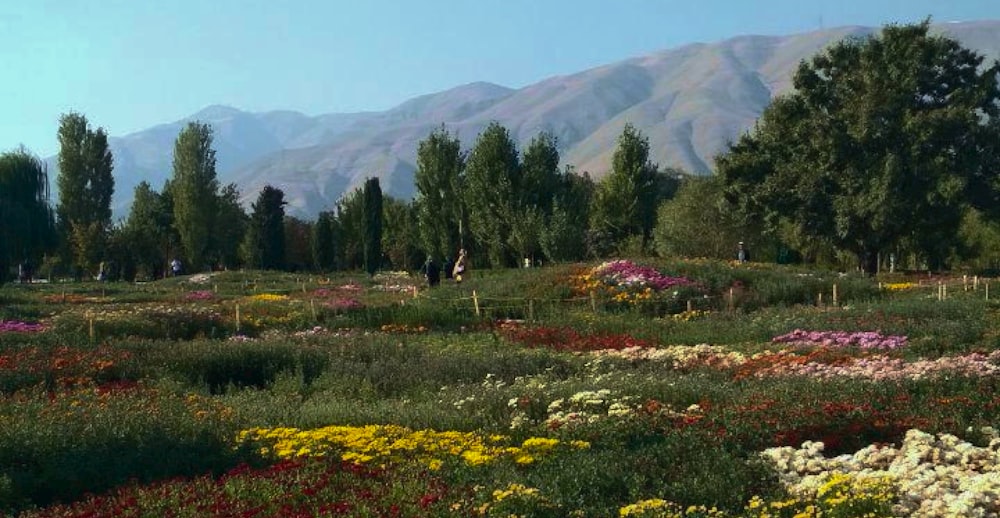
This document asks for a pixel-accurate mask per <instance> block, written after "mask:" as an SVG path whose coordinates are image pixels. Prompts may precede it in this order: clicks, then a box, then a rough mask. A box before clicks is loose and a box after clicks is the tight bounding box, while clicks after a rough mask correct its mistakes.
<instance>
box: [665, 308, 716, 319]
mask: <svg viewBox="0 0 1000 518" xmlns="http://www.w3.org/2000/svg"><path fill="white" fill-rule="evenodd" d="M709 313H711V311H706V310H703V309H692V310H690V311H682V312H680V313H675V314H674V315H671V317H670V318H672V319H674V320H675V321H677V322H687V321H690V320H696V319H699V318H703V317H705V316H707V315H708V314H709Z"/></svg>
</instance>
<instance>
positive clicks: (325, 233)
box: [312, 212, 337, 272]
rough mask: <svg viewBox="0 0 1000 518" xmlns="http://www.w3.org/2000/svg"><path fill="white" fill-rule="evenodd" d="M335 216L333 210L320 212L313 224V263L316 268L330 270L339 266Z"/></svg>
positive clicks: (324, 270)
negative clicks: (335, 236) (335, 237)
mask: <svg viewBox="0 0 1000 518" xmlns="http://www.w3.org/2000/svg"><path fill="white" fill-rule="evenodd" d="M334 224H335V216H334V214H333V213H331V212H320V213H319V217H318V218H316V224H315V225H313V235H312V247H313V251H312V253H313V264H315V265H316V269H317V270H319V271H323V272H328V271H331V270H333V269H335V268H336V267H337V261H336V258H337V255H336V250H335V249H334V247H335V246H336V244H335V242H334Z"/></svg>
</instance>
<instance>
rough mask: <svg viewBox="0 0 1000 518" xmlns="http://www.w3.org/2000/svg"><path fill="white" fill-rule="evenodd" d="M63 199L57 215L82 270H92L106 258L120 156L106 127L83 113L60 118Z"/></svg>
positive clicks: (76, 263)
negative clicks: (113, 149)
mask: <svg viewBox="0 0 1000 518" xmlns="http://www.w3.org/2000/svg"><path fill="white" fill-rule="evenodd" d="M58 138H59V158H58V163H59V176H58V177H57V179H56V183H57V184H58V186H59V204H58V207H57V208H56V214H57V215H58V217H59V227H60V230H61V232H62V235H63V237H64V239H65V240H66V241H65V242H66V244H67V245H68V250H69V252H70V253H71V255H72V256H73V258H74V264H75V266H76V267H77V268H78V273H79V271H92V270H93V269H94V268H95V267H96V265H97V263H98V262H100V260H101V259H102V253H103V252H102V250H103V248H104V241H105V239H106V238H107V233H108V231H109V230H110V228H111V196H112V195H113V194H114V190H115V179H114V176H112V171H113V169H114V160H113V157H112V155H111V150H110V149H108V136H107V134H106V133H105V131H104V128H97V130H93V129H91V128H90V124H89V123H88V122H87V118H86V117H85V116H83V115H82V114H79V113H75V112H70V113H68V114H63V115H62V116H61V117H60V118H59V132H58Z"/></svg>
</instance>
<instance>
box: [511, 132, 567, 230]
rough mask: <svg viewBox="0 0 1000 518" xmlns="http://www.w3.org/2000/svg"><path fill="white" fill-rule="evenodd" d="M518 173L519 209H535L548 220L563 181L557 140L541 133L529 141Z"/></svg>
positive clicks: (548, 134)
mask: <svg viewBox="0 0 1000 518" xmlns="http://www.w3.org/2000/svg"><path fill="white" fill-rule="evenodd" d="M521 170H522V175H521V185H520V186H519V187H520V188H519V191H520V196H519V198H520V199H519V200H518V201H519V203H520V205H521V206H522V207H534V208H536V209H538V211H539V212H540V213H541V214H542V215H544V216H548V215H549V214H551V213H552V203H553V200H554V199H555V197H556V195H557V193H558V191H559V188H560V183H561V181H562V178H561V175H560V171H559V149H558V141H557V140H556V137H554V136H553V135H552V134H551V133H548V132H542V133H539V134H538V135H536V136H535V138H533V139H531V142H530V143H528V148H527V149H525V150H524V156H523V158H522V159H521Z"/></svg>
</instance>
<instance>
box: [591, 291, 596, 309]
mask: <svg viewBox="0 0 1000 518" xmlns="http://www.w3.org/2000/svg"><path fill="white" fill-rule="evenodd" d="M590 309H591V311H593V312H594V313H597V294H596V293H594V290H590Z"/></svg>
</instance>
